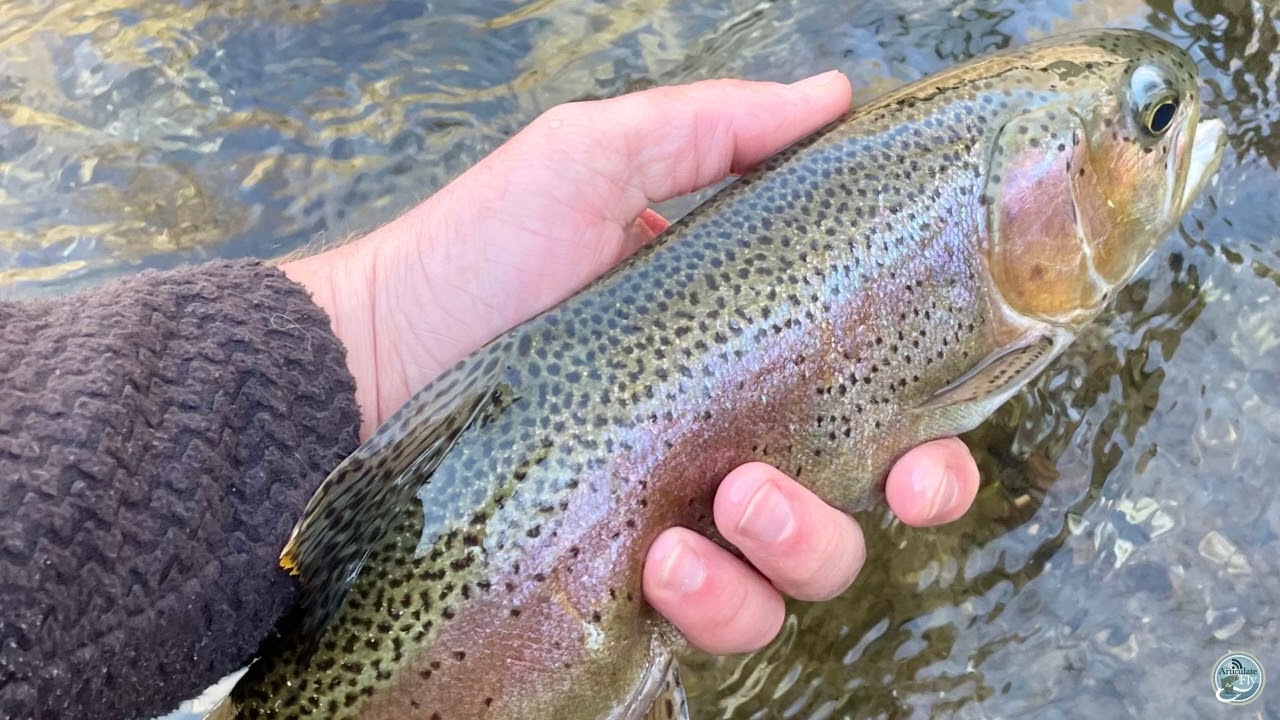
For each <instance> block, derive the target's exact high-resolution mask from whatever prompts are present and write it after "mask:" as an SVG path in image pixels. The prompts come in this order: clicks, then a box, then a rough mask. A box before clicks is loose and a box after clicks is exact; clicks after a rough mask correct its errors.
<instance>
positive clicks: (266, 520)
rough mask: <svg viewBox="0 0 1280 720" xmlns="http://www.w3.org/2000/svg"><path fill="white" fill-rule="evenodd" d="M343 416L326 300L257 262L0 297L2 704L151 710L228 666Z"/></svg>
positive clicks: (352, 427) (352, 418) (8, 709)
mask: <svg viewBox="0 0 1280 720" xmlns="http://www.w3.org/2000/svg"><path fill="white" fill-rule="evenodd" d="M358 427H359V414H358V411H357V409H356V405H355V399H354V385H353V381H352V379H351V376H350V373H349V372H348V370H347V366H346V363H345V354H344V349H343V347H342V345H341V344H340V343H339V341H338V340H337V338H336V337H335V336H334V335H333V333H332V331H331V330H330V327H329V321H328V318H327V317H326V316H325V314H324V312H323V311H322V310H321V309H320V308H319V307H317V306H316V305H315V304H314V303H313V302H311V300H310V299H309V297H308V295H307V293H306V292H305V290H303V288H301V287H300V286H298V285H296V284H295V283H293V282H291V281H289V280H288V279H287V278H285V277H284V276H283V275H282V274H281V273H280V272H279V271H278V270H276V269H274V268H271V267H269V266H266V265H263V264H261V263H257V262H217V263H209V264H206V265H202V266H198V267H191V268H183V269H179V270H175V271H170V272H163V273H160V272H145V273H142V274H140V275H138V276H136V277H133V278H130V279H127V280H124V281H120V282H117V283H114V284H111V285H108V286H104V287H101V288H97V289H94V290H92V291H90V292H87V293H83V294H80V295H76V296H72V297H67V298H60V299H57V300H45V301H34V302H15V303H0V708H3V709H4V716H5V717H68V718H70V717H82V716H93V717H98V718H124V717H148V716H154V715H156V714H160V713H163V712H166V711H168V710H171V709H172V708H173V707H174V706H175V705H176V704H177V702H178V701H180V700H182V699H184V698H186V697H191V696H194V695H195V694H197V693H198V692H199V691H200V690H202V689H203V688H204V687H206V686H208V685H209V684H211V683H212V682H214V681H216V680H217V679H218V678H220V677H222V676H223V675H225V674H227V673H229V672H231V671H233V670H235V669H236V668H238V667H241V666H242V665H243V664H244V662H245V661H246V660H247V659H248V658H249V657H250V656H251V654H252V652H253V651H254V650H255V649H256V647H257V646H258V644H259V642H260V640H261V639H262V638H263V637H264V636H265V635H267V634H268V633H269V632H270V629H271V627H272V625H273V624H274V622H275V621H276V620H277V618H279V617H280V616H281V615H282V614H283V613H284V612H285V611H286V610H287V609H288V608H289V607H290V606H291V605H292V603H293V602H294V601H295V600H296V593H297V589H296V587H295V585H294V583H293V582H292V580H291V579H290V578H288V577H287V576H286V575H285V574H284V573H283V571H281V570H279V568H278V567H277V564H276V559H277V556H278V553H279V551H280V548H281V546H282V545H283V543H284V542H285V540H286V539H287V536H288V533H289V530H290V528H291V527H292V525H293V523H294V522H295V521H296V519H297V517H298V515H299V514H300V512H301V510H302V508H303V506H304V505H305V503H306V501H307V499H308V498H309V497H310V495H311V493H312V492H313V491H314V490H315V488H316V487H317V486H318V485H319V483H320V482H321V480H323V479H324V477H325V475H326V474H327V473H328V472H329V470H330V469H332V468H333V467H334V466H335V465H336V464H337V463H338V462H340V461H341V459H342V458H343V457H344V456H345V455H347V454H348V453H350V452H351V451H352V450H353V449H354V448H355V446H356V432H357V429H358Z"/></svg>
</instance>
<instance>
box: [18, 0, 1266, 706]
mask: <svg viewBox="0 0 1280 720" xmlns="http://www.w3.org/2000/svg"><path fill="white" fill-rule="evenodd" d="M1098 25H1109V26H1130V27H1141V28H1146V29H1150V30H1154V31H1156V32H1158V33H1160V34H1163V35H1165V36H1166V37H1169V38H1171V39H1172V40H1174V41H1175V42H1177V43H1178V44H1180V45H1182V46H1184V47H1187V48H1188V49H1189V50H1190V51H1191V52H1192V54H1193V55H1194V56H1195V57H1196V58H1197V60H1198V61H1199V62H1200V65H1201V71H1202V73H1203V74H1204V85H1205V97H1206V100H1205V102H1206V105H1207V107H1208V112H1207V114H1210V115H1217V116H1220V117H1222V118H1223V119H1225V120H1226V122H1227V124H1228V128H1229V133H1230V135H1231V138H1232V141H1231V148H1230V149H1229V150H1228V155H1227V159H1226V161H1225V162H1224V165H1223V168H1222V170H1221V172H1220V175H1219V178H1218V181H1217V182H1216V183H1215V184H1214V185H1213V186H1212V187H1210V188H1209V189H1208V191H1207V192H1206V193H1205V197H1204V198H1203V200H1202V201H1201V202H1200V203H1199V204H1198V205H1197V206H1196V208H1195V209H1194V210H1193V211H1192V212H1191V213H1190V214H1189V216H1188V218H1187V220H1186V221H1185V222H1184V223H1183V225H1182V226H1181V228H1180V229H1179V230H1178V231H1177V232H1175V233H1174V235H1173V236H1172V237H1171V238H1170V239H1169V240H1168V242H1166V243H1165V245H1163V246H1162V247H1161V249H1160V250H1159V251H1158V252H1157V253H1156V256H1155V259H1154V260H1153V262H1151V263H1149V264H1148V265H1147V266H1146V268H1145V269H1144V271H1143V273H1142V274H1141V276H1140V277H1139V278H1138V279H1137V280H1136V281H1135V282H1134V283H1133V284H1132V285H1130V286H1129V287H1128V288H1127V289H1126V290H1125V291H1124V292H1122V293H1121V294H1120V297H1119V298H1118V301H1117V303H1116V306H1115V308H1114V309H1113V310H1112V311H1111V312H1109V313H1108V314H1107V315H1106V316H1105V317H1104V318H1103V320H1102V321H1101V322H1099V323H1097V324H1096V325H1095V326H1094V327H1093V328H1091V329H1090V330H1089V331H1088V332H1087V333H1085V334H1084V335H1083V336H1082V337H1081V338H1080V339H1079V340H1078V341H1077V343H1076V344H1075V345H1074V346H1073V347H1072V348H1071V349H1070V350H1069V351H1068V353H1067V354H1066V355H1065V356H1064V357H1063V358H1061V360H1060V361H1058V362H1057V363H1056V364H1055V365H1054V367H1053V368H1052V370H1051V371H1050V372H1048V373H1046V374H1045V376H1044V377H1042V378H1040V379H1039V381H1037V382H1036V383H1035V384H1034V385H1033V386H1032V387H1030V388H1028V389H1027V390H1026V391H1025V392H1023V393H1022V394H1021V395H1019V396H1018V397H1017V398H1015V399H1014V400H1013V401H1011V402H1010V403H1009V404H1008V405H1007V406H1006V407H1005V408H1003V409H1002V410H1001V411H1000V412H999V413H997V415H996V416H995V417H994V418H992V420H991V421H990V422H988V423H987V424H986V425H984V426H983V427H982V428H980V429H979V430H977V431H975V432H973V433H971V434H970V435H969V436H968V437H966V440H967V441H968V442H969V444H970V446H971V447H972V448H973V449H974V450H975V452H976V453H977V454H978V455H979V457H980V462H981V466H982V469H983V474H984V487H983V490H982V491H981V493H980V495H979V498H978V502H977V504H976V505H975V508H974V510H973V511H972V512H971V513H970V514H969V515H968V516H967V517H966V518H965V519H964V520H962V521H960V522H958V523H956V524H954V525H952V526H949V527H946V528H942V529H937V530H929V531H922V530H913V529H907V528H904V527H902V526H900V525H898V524H896V523H894V522H893V521H892V519H891V518H890V517H888V516H887V515H885V514H883V513H869V514H866V515H864V516H862V517H861V518H860V519H861V520H862V522H863V524H864V527H865V528H866V531H867V541H868V545H869V547H870V551H871V558H870V560H869V562H868V564H867V566H866V569H865V570H864V572H863V575H862V578H861V580H860V581H859V582H858V583H857V584H856V586H855V587H854V588H853V589H851V590H850V591H849V592H847V593H845V594H844V595H843V596H841V597H840V598H838V599H836V600H834V601H832V602H829V603H825V604H821V605H804V604H798V603H797V604H794V605H793V606H792V607H791V611H792V612H791V615H790V617H789V618H788V621H787V624H786V629H785V631H784V634H783V637H782V638H781V639H780V640H779V641H778V642H776V643H774V644H773V645H772V646H770V647H769V648H767V649H765V650H763V651H761V652H759V653H756V654H753V655H750V656H745V657H738V658H725V659H715V658H709V657H705V656H701V655H697V654H692V653H691V654H690V655H689V656H687V657H686V658H685V659H684V663H685V665H686V668H687V669H686V680H687V683H688V685H689V687H690V694H691V703H692V705H693V707H694V718H775V717H782V718H809V719H812V720H818V719H820V718H844V717H850V718H926V717H959V718H987V717H1037V718H1075V717H1099V718H1120V717H1144V718H1147V717H1150V718H1161V719H1167V720H1173V719H1175V718H1206V717H1207V718H1214V717H1223V718H1227V717H1230V718H1261V717H1280V683H1275V684H1274V685H1273V686H1272V687H1270V688H1267V689H1266V690H1264V691H1263V693H1262V696H1261V699H1260V700H1258V701H1256V702H1255V703H1253V704H1252V705H1250V706H1248V707H1246V708H1231V707H1227V706H1225V705H1222V704H1220V703H1218V702H1217V701H1216V700H1214V698H1213V691H1212V689H1211V672H1212V669H1213V665H1214V663H1215V661H1216V660H1217V659H1218V658H1219V657H1221V656H1222V655H1223V654H1224V653H1226V652H1227V651H1228V650H1245V651H1249V652H1252V653H1253V654H1254V655H1256V656H1258V657H1259V659H1260V660H1261V662H1262V665H1263V667H1264V668H1266V669H1270V670H1271V672H1272V674H1273V676H1277V674H1280V642H1278V641H1280V500H1278V499H1277V498H1280V490H1278V489H1277V488H1278V487H1280V479H1278V478H1277V468H1280V257H1278V255H1277V249H1278V248H1280V244H1278V243H1277V239H1276V238H1277V233H1278V231H1277V227H1278V226H1280V222H1278V221H1280V202H1277V201H1276V198H1277V197H1278V196H1280V173H1278V172H1277V163H1278V162H1280V138H1277V135H1276V130H1277V122H1278V121H1280V102H1277V101H1278V100H1280V98H1277V93H1278V92H1280V90H1278V87H1280V83H1278V82H1277V75H1278V74H1280V49H1278V48H1277V43H1278V39H1280V7H1277V6H1276V4H1275V3H1274V2H1273V0H1268V1H1267V2H1262V1H1261V0H1224V1H1223V2H1207V1H1201V2H1169V1H1164V0H1160V1H1152V2H1146V3H1144V2H1138V1H1137V0H1109V1H1107V2H1085V1H1080V2H1068V1H1062V0H1058V1H1053V0H1050V1H1044V2H1026V3H1020V2H1013V1H1009V2H997V1H991V2H983V1H981V0H967V1H956V0H947V1H945V2H927V1H925V0H894V1H891V2H868V1H865V0H846V1H845V2H816V1H814V2H801V1H797V2H761V1H759V0H754V1H745V0H727V1H725V2H715V3H711V2H690V1H688V0H615V1H613V2H590V1H588V0H559V1H551V0H543V1H540V2H483V3H477V2H474V1H471V2H468V1H465V0H442V1H439V2H417V3H413V2H390V1H386V2H377V1H372V0H371V1H369V2H308V1H306V0H294V1H292V2H270V1H267V0H261V1H249V0H241V1H227V2H173V3H150V2H145V1H144V0H93V1H85V0H63V1H61V2H59V1H57V0H22V1H18V0H0V293H3V294H6V295H9V296H18V295H33V294H47V293H61V292H66V291H67V290H68V289H70V288H73V287H77V286H80V285H83V284H86V283H93V282H99V281H101V280H103V279H105V278H108V277H111V276H113V275H118V274H121V273H130V272H135V271H137V270H138V269H139V268H142V267H167V266H171V265H173V264H176V263H179V262H187V261H196V260H201V259H207V258H213V257H228V256H261V257H275V256H278V255H280V254H283V253H286V252H289V251H292V250H295V249H297V248H298V247H300V246H303V245H305V244H306V243H308V242H310V241H312V240H314V239H317V238H319V239H323V240H329V241H332V240H336V239H341V238H343V237H346V236H348V235H350V234H352V233H356V232H359V231H361V230H363V229H368V228H369V227H371V226H372V225H374V224H377V223H379V222H381V221H384V220H387V219H389V218H391V217H392V216H394V215H395V214H396V213H398V212H400V211H402V210H404V209H406V208H407V207H408V206H410V205H412V204H413V203H414V202H416V201H417V200H419V199H421V198H422V197H423V196H425V195H427V194H430V193H431V192H432V191H433V190H435V189H436V188H439V187H440V186H441V185H442V184H443V183H445V182H447V181H448V180H449V179H450V178H451V177H453V176H455V175H456V174H458V173H459V172H461V171H462V170H463V169H465V168H466V167H468V166H469V165H470V164H472V163H474V162H475V161H476V160H477V159H478V158H480V157H481V156H483V155H484V154H485V153H486V152H488V151H489V150H491V149H492V148H494V147H495V146H496V145H497V144H499V143H501V142H502V140H503V139H504V138H506V137H508V136H509V135H510V134H511V133H513V132H514V131H516V130H517V129H519V128H520V127H521V126H523V125H524V124H525V123H527V122H528V121H529V120H530V119H532V118H533V117H535V116H536V115H537V114H538V113H539V112H540V111H542V110H544V109H546V108H547V107H549V106H551V105H553V104H555V103H558V102H562V101H567V100H574V99H581V98H588V97H601V96H609V95H615V94H618V93H621V92H626V91H630V90H634V89H639V88H643V87H648V86H652V85H655V84H670V83H679V82H687V81H691V80H696V79H702V78H708V77H716V76H736V77H747V78H753V79H771V80H788V81H789V80H794V79H797V78H799V77H801V76H804V75H808V74H811V73H814V72H818V71H821V70H826V69H829V68H833V67H835V68H840V69H842V70H844V71H845V72H846V73H848V74H849V75H850V77H851V78H852V80H853V82H854V85H855V88H856V97H857V99H859V100H865V99H868V98H871V97H873V96H875V95H877V94H879V93H881V92H884V91H885V90H887V89H889V88H892V87H894V86H896V85H898V84H901V83H903V82H906V81H909V80H912V79H915V78H918V77H919V76H921V75H922V74H925V73H928V72H930V71H933V70H936V69H939V68H942V67H944V66H946V65H948V64H951V63H953V62H955V61H958V60H961V59H964V58H966V57H968V56H970V55H972V54H974V53H978V52H981V51H984V50H988V49H992V48H997V47H1002V46H1005V45H1008V44H1011V43H1019V42H1023V41H1027V40H1030V39H1034V38H1037V37H1041V36H1044V35H1047V34H1053V33H1056V32H1061V31H1066V30H1070V29H1074V28H1080V27H1089V26H1098ZM696 200H697V198H685V199H681V200H677V201H673V202H671V203H667V204H665V205H664V206H663V207H662V208H661V209H662V210H663V211H664V212H666V213H667V214H668V215H672V216H674V215H678V214H680V213H682V212H684V211H686V210H687V209H688V208H689V207H691V206H692V205H693V204H694V202H695V201H696ZM1273 682H1274V681H1273Z"/></svg>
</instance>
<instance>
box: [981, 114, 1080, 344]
mask: <svg viewBox="0 0 1280 720" xmlns="http://www.w3.org/2000/svg"><path fill="white" fill-rule="evenodd" d="M1068 117H1070V116H1069V115H1068V114H1067V113H1065V112H1062V111H1058V112H1056V113H1055V112H1053V111H1049V110H1042V111H1037V112H1032V113H1028V114H1025V115H1021V116H1019V117H1017V118H1015V119H1014V120H1012V121H1010V123H1009V124H1008V125H1006V126H1005V127H1004V129H1003V130H1002V131H1001V133H1000V136H999V137H998V138H997V139H996V144H995V146H994V150H993V152H992V160H991V169H990V171H989V172H988V176H987V189H986V198H987V211H988V221H989V222H988V228H989V235H990V237H989V241H988V244H987V247H986V253H987V261H988V267H989V268H990V272H991V278H992V281H993V282H994V283H995V285H996V288H997V289H998V290H999V292H1000V294H1001V296H1002V297H1003V299H1004V301H1005V302H1006V303H1008V305H1009V307H1010V308H1012V309H1013V310H1015V311H1017V312H1018V313H1020V314H1022V315H1025V316H1028V317H1033V318H1038V319H1045V320H1060V319H1066V318H1070V317H1071V316H1073V315H1075V314H1076V313H1078V312H1079V311H1080V310H1081V309H1087V308H1091V307H1093V306H1095V305H1096V304H1097V303H1098V301H1099V300H1100V299H1101V296H1102V292H1103V290H1102V288H1100V287H1099V286H1098V284H1097V283H1095V282H1094V281H1093V277H1092V272H1091V268H1090V265H1089V257H1088V255H1087V254H1086V251H1085V247H1084V245H1083V243H1082V237H1081V228H1080V227H1079V226H1078V225H1077V217H1078V216H1077V208H1076V203H1075V198H1074V196H1073V191H1072V184H1071V177H1072V173H1074V172H1077V171H1078V169H1079V166H1080V164H1081V162H1082V161H1083V154H1084V153H1083V142H1082V139H1081V138H1082V133H1081V132H1080V129H1079V124H1078V123H1077V122H1075V121H1074V120H1071V121H1069V122H1064V119H1065V118H1068Z"/></svg>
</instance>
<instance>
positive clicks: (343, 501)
mask: <svg viewBox="0 0 1280 720" xmlns="http://www.w3.org/2000/svg"><path fill="white" fill-rule="evenodd" d="M504 357H505V353H504V352H503V346H498V345H490V346H489V347H488V348H486V349H485V350H482V351H480V352H478V353H476V354H475V355H472V356H471V357H469V358H467V359H466V360H464V361H462V362H461V363H460V364H458V365H457V366H455V367H454V368H453V369H451V370H449V371H447V372H446V373H444V374H443V375H441V376H440V377H439V378H437V379H436V380H435V381H434V382H432V383H430V384H428V385H427V386H426V387H425V388H423V389H422V390H421V391H419V392H418V394H417V395H414V396H413V397H412V398H411V399H410V400H409V402H407V403H406V404H405V405H404V407H402V408H401V409H400V410H399V411H397V412H396V413H395V415H393V416H392V417H391V418H390V419H388V420H387V421H386V422H385V423H383V424H382V425H381V426H380V427H379V428H378V429H377V430H376V431H375V432H374V434H373V436H372V437H370V438H369V439H368V440H366V441H365V442H364V444H362V445H361V446H360V447H359V448H357V449H356V451H355V452H353V453H352V454H351V455H349V456H348V457H347V458H346V459H345V460H343V461H342V463H341V464H339V465H338V467H337V468H335V469H334V470H333V472H331V473H330V474H329V476H328V477H327V478H325V481H324V482H323V483H322V484H321V485H320V488H319V489H318V490H316V493H315V494H314V495H313V496H312V497H311V500H310V501H309V502H308V503H307V507H306V509H305V510H304V511H303V513H302V519H301V520H299V521H298V524H297V525H296V526H295V527H294V529H293V533H292V534H291V535H290V537H289V542H288V543H287V544H286V545H285V548H284V551H283V552H281V554H280V565H281V566H282V567H284V568H285V569H286V570H289V571H290V572H291V573H292V574H294V575H298V576H300V577H301V581H302V586H303V590H304V594H303V600H302V608H301V611H302V613H301V617H300V618H299V621H300V623H301V630H302V632H303V637H304V638H306V639H307V642H308V643H310V644H314V643H315V642H316V641H317V640H318V639H319V637H320V635H321V634H322V633H323V631H324V628H325V626H326V625H327V624H328V622H329V620H330V619H331V618H332V617H333V614H334V613H335V612H337V610H338V608H339V607H341V605H342V601H343V599H344V598H345V597H346V594H347V591H348V590H349V589H350V588H351V585H352V584H353V583H354V582H355V580H356V578H357V577H358V576H359V574H360V569H361V568H362V567H363V565H364V562H365V560H366V559H367V558H368V556H369V553H370V552H372V551H373V548H374V547H375V546H376V545H377V544H378V543H379V542H380V541H381V540H382V539H383V538H384V537H385V536H386V533H387V531H388V529H389V528H390V527H391V524H392V523H393V522H394V521H395V519H396V518H397V517H399V516H400V514H401V513H402V512H403V510H404V507H405V504H406V503H408V502H410V500H411V499H412V498H413V496H414V494H415V493H416V492H417V491H418V489H419V488H420V487H422V485H423V483H425V482H427V480H428V479H429V478H430V477H431V473H432V472H434V471H435V469H436V467H437V466H439V464H440V461H441V459H443V458H444V456H445V454H446V453H447V452H448V451H449V448H450V447H452V446H453V443H454V441H456V440H457V438H458V436H459V435H461V434H462V433H463V432H464V431H465V430H466V429H467V428H469V427H471V426H472V425H474V424H475V423H476V421H477V419H479V418H480V417H481V416H483V415H484V414H485V413H486V412H491V411H493V410H494V409H495V403H498V404H501V403H499V399H500V398H502V396H503V391H504V389H506V390H507V394H508V395H509V390H510V386H509V385H508V384H507V383H505V382H504V375H505V372H506V364H505V363H504V362H503V359H504ZM505 400H506V401H507V402H510V401H511V398H510V397H506V398H505Z"/></svg>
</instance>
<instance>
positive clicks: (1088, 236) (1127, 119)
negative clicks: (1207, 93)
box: [983, 30, 1226, 330]
mask: <svg viewBox="0 0 1280 720" xmlns="http://www.w3.org/2000/svg"><path fill="white" fill-rule="evenodd" d="M1024 53H1025V54H1024V55H1023V59H1024V61H1025V62H1026V63H1027V67H1029V68H1032V70H1028V71H1025V72H1023V73H1022V75H1021V78H1022V80H1023V82H1024V83H1027V82H1031V81H1028V80H1027V78H1028V77H1031V78H1037V79H1036V80H1035V81H1034V82H1038V83H1039V85H1040V86H1041V88H1042V90H1041V92H1039V93H1029V92H1025V88H1024V92H1022V93H1021V95H1015V96H1014V97H1015V98H1017V97H1021V98H1024V99H1023V100H1021V102H1020V103H1019V104H1017V105H1016V106H1015V107H1014V108H1013V109H1012V110H1011V111H1010V112H1009V113H1008V114H1007V115H1006V116H1005V117H1004V119H1003V123H1002V125H1001V127H1000V128H999V131H998V133H997V134H996V135H995V139H994V141H993V143H992V145H991V148H990V160H989V164H988V175H987V176H986V193H985V195H984V198H983V199H984V204H985V206H986V211H987V213H988V215H987V220H988V226H987V227H988V233H987V237H986V242H985V243H984V252H985V253H986V262H987V266H988V269H989V271H990V273H991V277H992V280H993V282H994V284H995V287H996V289H997V290H998V291H999V293H1000V296H1001V299H1002V300H1003V301H1004V303H1005V304H1007V306H1008V308H1009V309H1010V310H1012V311H1014V312H1016V313H1018V314H1020V315H1022V316H1025V317H1031V318H1034V319H1037V320H1041V321H1045V322H1049V323H1052V324H1055V325H1058V326H1062V327H1064V328H1067V329H1070V330H1078V329H1079V328H1080V327H1081V326H1082V325H1083V324H1084V323H1086V322H1088V321H1089V320H1090V319H1092V318H1093V317H1094V316H1096V315H1097V313H1098V312H1099V311H1100V310H1101V309H1102V307H1103V305H1104V304H1105V303H1106V302H1107V301H1108V300H1109V299H1110V297H1111V296H1112V295H1113V294H1114V291H1115V290H1116V289H1117V288H1119V287H1120V286H1122V285H1124V284H1125V283H1127V282H1128V281H1129V280H1130V279H1131V278H1132V277H1133V276H1134V274H1136V273H1137V271H1138V269H1139V268H1140V267H1141V266H1142V264H1143V263H1144V262H1145V261H1146V260H1147V259H1148V258H1149V257H1150V256H1151V254H1152V253H1153V251H1154V250H1155V249H1156V247H1157V246H1158V245H1159V243H1160V242H1161V241H1162V240H1163V239H1164V237H1165V236H1166V235H1167V234H1168V233H1169V232H1170V231H1171V230H1173V228H1174V227H1175V226H1177V224H1178V223H1179V222H1180V221H1181V218H1182V216H1183V214H1184V213H1185V212H1186V211H1187V209H1188V208H1189V207H1190V206H1191V204H1192V203H1193V201H1194V200H1195V198H1196V196H1197V195H1198V193H1199V192H1200V190H1201V189H1202V188H1203V187H1204V186H1205V184H1206V182H1207V181H1208V179H1209V178H1210V177H1211V176H1212V175H1213V174H1214V172H1215V171H1216V169H1217V167H1218V164H1219V162H1220V161H1221V158H1222V154H1223V151H1224V148H1225V146H1226V133H1225V131H1224V128H1223V125H1222V123H1221V121H1218V120H1203V119H1201V116H1200V91H1199V76H1198V72H1197V70H1196V66H1195V63H1194V61H1193V60H1192V59H1191V57H1190V56H1189V55H1188V54H1187V53H1186V52H1185V51H1184V50H1182V49H1181V48H1178V47H1177V46H1174V45H1172V44H1170V43H1168V42H1167V41H1165V40H1162V39H1160V38H1157V37H1155V36H1153V35H1150V34H1147V33H1143V32H1137V31H1124V30H1104V31H1094V32H1091V33H1085V34H1081V35H1076V36H1072V37H1069V38H1065V39H1064V38H1059V39H1056V40H1054V41H1051V42H1049V43H1047V44H1042V45H1038V46H1031V47H1029V48H1027V49H1026V50H1025V51H1024Z"/></svg>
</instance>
